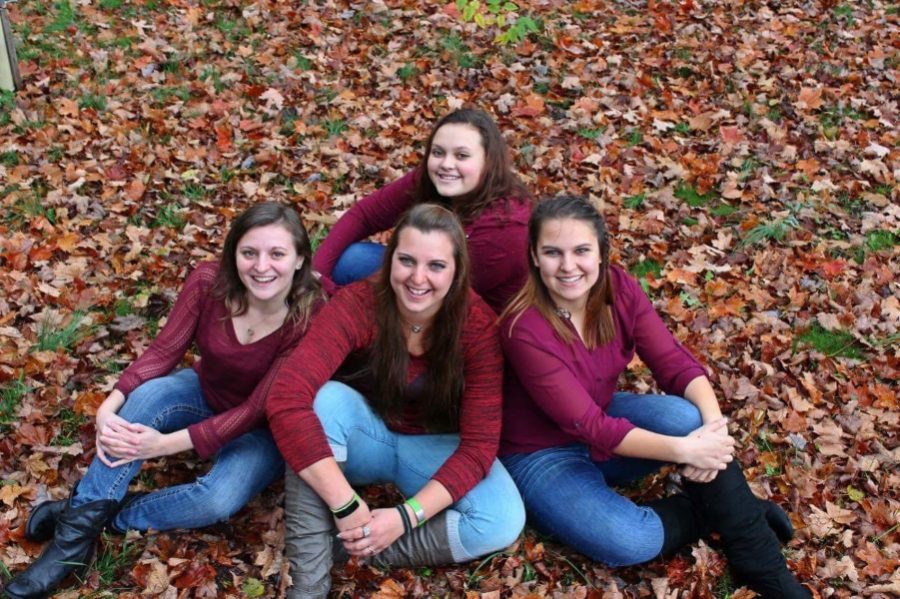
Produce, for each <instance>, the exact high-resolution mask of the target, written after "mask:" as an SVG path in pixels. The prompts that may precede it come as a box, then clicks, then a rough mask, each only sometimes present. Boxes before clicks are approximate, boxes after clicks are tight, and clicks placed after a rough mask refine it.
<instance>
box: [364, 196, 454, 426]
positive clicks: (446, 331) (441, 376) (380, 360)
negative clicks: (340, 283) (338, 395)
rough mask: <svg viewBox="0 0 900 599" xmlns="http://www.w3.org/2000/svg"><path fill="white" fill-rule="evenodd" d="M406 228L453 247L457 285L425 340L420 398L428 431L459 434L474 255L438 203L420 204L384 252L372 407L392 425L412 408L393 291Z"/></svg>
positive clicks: (406, 356)
mask: <svg viewBox="0 0 900 599" xmlns="http://www.w3.org/2000/svg"><path fill="white" fill-rule="evenodd" d="M407 228H413V229H416V230H418V231H421V232H422V233H430V232H432V231H438V232H441V233H444V234H446V235H447V237H449V238H450V241H451V243H452V244H453V261H454V266H455V272H454V274H453V281H452V283H451V284H450V289H449V290H448V291H447V295H446V296H445V297H444V300H443V302H442V303H441V307H440V309H439V310H438V312H437V313H436V314H435V316H434V320H433V321H432V323H431V326H430V327H428V329H427V330H426V332H425V338H424V339H423V345H424V347H425V355H424V358H425V361H426V363H427V364H428V369H427V370H426V372H425V373H424V376H425V388H424V392H423V393H422V394H421V397H423V398H424V399H425V400H426V402H425V404H424V405H422V406H419V409H420V410H421V414H422V419H423V422H424V423H425V426H426V428H427V429H428V430H429V432H435V433H437V432H452V431H456V430H459V402H460V398H461V397H462V391H463V351H462V346H461V338H462V330H463V325H464V323H465V319H466V312H467V310H468V294H469V254H468V251H467V250H466V236H465V233H464V232H463V229H462V225H461V224H460V222H459V219H458V218H456V216H455V215H454V214H453V213H452V212H451V211H450V210H448V209H446V208H443V207H442V206H438V205H436V204H417V205H416V206H414V207H413V208H411V209H410V210H409V211H408V212H407V213H406V214H404V215H403V217H402V218H401V219H400V221H399V222H398V223H397V226H396V228H395V229H394V233H393V235H391V239H390V242H389V243H388V245H387V249H386V251H385V253H384V262H383V263H382V266H381V270H380V271H379V274H378V279H377V282H376V287H375V289H376V323H377V326H378V331H377V333H376V336H375V343H374V344H373V346H372V354H371V360H372V362H371V364H372V370H373V374H374V377H375V385H376V388H375V391H376V392H375V394H374V398H373V401H372V402H371V403H372V408H373V409H374V410H375V412H376V413H378V414H379V415H380V416H381V417H382V418H384V419H385V420H386V421H391V420H398V419H400V418H401V416H402V414H403V412H404V409H405V408H406V407H407V406H406V405H405V402H404V398H405V396H406V393H407V387H408V385H407V373H408V368H409V352H408V351H407V345H406V336H405V334H404V326H405V325H404V322H403V319H402V317H401V316H400V310H399V308H398V306H397V296H396V294H395V293H394V288H393V287H392V286H391V266H392V264H393V260H394V252H395V251H396V250H397V244H398V243H399V240H400V234H401V233H402V232H403V230H404V229H407Z"/></svg>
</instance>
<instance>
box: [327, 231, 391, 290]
mask: <svg viewBox="0 0 900 599" xmlns="http://www.w3.org/2000/svg"><path fill="white" fill-rule="evenodd" d="M383 259H384V246H383V245H381V244H380V243H373V242H371V241H360V242H357V243H353V244H351V245H350V246H349V247H348V248H347V249H346V250H344V253H343V254H341V257H340V258H338V261H337V264H335V265H334V269H333V270H332V271H331V280H332V281H334V282H335V283H337V284H338V285H349V284H350V283H353V282H354V281H359V280H360V279H365V278H366V277H368V276H369V275H371V274H373V273H374V272H375V271H377V270H378V269H379V268H381V261H382V260H383Z"/></svg>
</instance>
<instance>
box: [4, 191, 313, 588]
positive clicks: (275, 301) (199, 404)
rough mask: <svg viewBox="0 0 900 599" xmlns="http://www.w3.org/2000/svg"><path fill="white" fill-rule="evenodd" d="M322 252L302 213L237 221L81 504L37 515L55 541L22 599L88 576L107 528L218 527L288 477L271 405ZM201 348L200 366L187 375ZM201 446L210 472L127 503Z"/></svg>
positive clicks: (119, 418) (129, 371)
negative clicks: (271, 426)
mask: <svg viewBox="0 0 900 599" xmlns="http://www.w3.org/2000/svg"><path fill="white" fill-rule="evenodd" d="M310 254H311V249H310V244H309V238H308V237H307V234H306V231H305V230H304V228H303V225H302V223H301V222H300V219H299V217H298V216H297V213H296V212H295V211H294V209H293V208H291V207H286V206H281V205H278V204H273V203H266V204H258V205H256V206H253V207H252V208H250V209H248V210H247V211H246V212H244V213H243V214H241V215H240V216H238V217H237V218H236V219H235V220H234V222H233V223H232V225H231V228H230V230H229V232H228V236H227V237H226V239H225V247H224V249H223V252H222V258H221V260H220V261H219V262H206V263H203V264H200V265H199V266H197V268H196V269H195V270H194V271H193V272H192V273H191V274H190V275H189V276H188V278H187V280H186V281H185V284H184V289H182V291H181V293H180V294H179V296H178V300H177V301H176V303H175V306H174V308H173V309H172V312H171V314H169V318H168V320H167V322H166V325H165V327H163V329H162V331H161V332H160V333H159V335H158V336H157V337H156V339H155V340H154V341H153V343H151V344H150V346H149V347H148V348H147V350H146V351H145V352H144V353H143V354H142V355H141V357H140V358H138V359H137V360H136V361H135V362H134V363H133V364H131V366H129V367H128V368H126V369H125V371H124V372H123V373H122V376H121V377H120V378H119V381H118V382H117V383H116V385H115V388H114V390H113V391H112V392H111V393H110V394H109V396H108V397H107V398H106V400H105V401H104V402H103V404H102V405H101V406H100V408H99V409H98V410H97V424H96V427H97V440H96V450H97V454H96V456H95V457H94V459H93V461H92V462H91V464H90V466H89V467H88V470H87V472H86V473H85V475H84V478H83V479H82V480H81V482H79V483H78V484H77V485H76V487H75V488H74V489H73V491H72V494H71V497H69V499H66V500H61V501H51V502H45V503H42V504H41V505H39V506H38V507H37V508H36V509H35V510H33V511H32V513H31V515H30V517H29V518H28V522H27V524H26V537H28V538H29V539H31V540H33V541H44V540H47V539H48V538H51V537H52V538H53V540H52V542H51V543H50V544H49V545H47V547H46V548H45V549H44V552H43V553H42V554H41V556H40V557H39V558H38V559H37V560H36V561H35V562H34V563H32V564H31V565H30V566H29V567H28V569H27V570H25V571H24V572H22V573H20V574H19V575H17V576H16V577H15V578H14V579H13V580H11V581H10V582H9V584H8V585H7V586H6V588H5V589H3V590H4V592H5V593H6V594H7V595H8V596H10V597H13V598H14V599H26V598H27V599H33V598H38V597H46V596H47V595H48V594H49V593H51V592H52V591H53V589H55V588H56V587H57V586H58V585H59V584H60V583H61V582H62V581H63V579H64V578H66V576H68V575H69V574H70V573H71V572H76V571H83V570H84V569H85V568H86V564H88V563H89V562H90V557H91V555H92V553H93V548H94V543H95V540H96V538H97V536H98V535H99V534H100V531H101V530H103V528H104V527H105V526H111V527H112V528H113V529H116V530H119V531H125V530H127V529H137V530H141V531H145V530H148V529H154V530H159V531H164V530H171V529H175V528H198V527H201V526H207V525H209V524H213V523H215V522H218V521H222V520H226V519H228V518H229V517H231V515H233V514H234V513H235V512H237V511H238V510H239V509H240V508H241V507H243V506H244V504H246V503H247V502H248V501H250V499H251V498H253V497H254V496H255V495H257V494H258V493H260V492H261V491H262V490H263V489H265V488H266V486H268V485H269V483H271V482H273V481H275V480H277V479H278V478H280V477H281V476H283V473H284V461H283V459H282V457H281V455H280V454H279V452H278V448H277V447H276V445H275V442H274V441H273V439H272V435H271V433H270V432H269V430H268V429H267V428H266V421H265V396H266V391H267V389H268V387H269V385H270V384H271V381H272V378H273V374H274V372H275V371H276V370H277V366H278V364H279V363H280V362H281V361H283V360H284V359H285V358H286V356H287V355H288V354H289V353H290V351H291V350H292V349H293V348H294V347H295V346H296V344H297V342H298V340H299V339H300V338H301V337H302V336H303V334H304V332H305V331H306V326H307V323H308V322H309V320H310V318H311V316H312V314H313V312H314V311H316V310H317V309H318V307H319V306H320V304H321V302H322V301H323V292H322V290H321V288H320V286H319V283H318V281H317V280H316V278H315V276H314V275H313V274H312V269H311V265H310V260H309V258H310ZM194 343H196V345H197V348H198V349H199V353H200V360H199V361H197V362H195V363H194V367H193V368H185V369H181V370H175V371H174V372H173V369H175V368H177V366H178V365H179V364H180V363H181V361H182V358H183V357H184V354H185V352H187V350H188V349H189V348H190V347H191V345H193V344H194ZM190 449H193V450H194V451H195V452H196V453H197V454H198V455H199V456H200V457H201V458H211V459H213V460H214V463H213V465H212V467H211V469H210V470H209V472H208V473H206V474H205V475H203V476H201V477H200V478H198V479H197V480H196V481H194V482H192V483H189V484H183V485H178V486H175V487H169V488H166V489H160V490H158V491H153V492H152V493H147V494H138V495H132V496H130V497H128V498H127V499H125V498H126V492H127V490H128V484H129V483H130V482H131V480H132V479H133V478H134V477H135V475H136V474H137V473H138V471H139V470H140V469H141V464H142V463H143V462H144V460H148V459H151V458H156V457H160V456H165V455H171V454H175V453H179V452H182V451H186V450H190ZM123 499H125V501H124V503H123Z"/></svg>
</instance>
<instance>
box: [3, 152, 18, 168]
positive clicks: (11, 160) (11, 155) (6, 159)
mask: <svg viewBox="0 0 900 599" xmlns="http://www.w3.org/2000/svg"><path fill="white" fill-rule="evenodd" d="M0 164H2V165H3V166H7V167H10V166H19V153H18V152H16V151H15V150H9V151H8V152H3V153H2V154H0Z"/></svg>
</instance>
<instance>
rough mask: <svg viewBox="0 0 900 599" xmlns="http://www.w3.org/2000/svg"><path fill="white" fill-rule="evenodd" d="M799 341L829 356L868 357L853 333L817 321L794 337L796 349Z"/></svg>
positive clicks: (861, 358)
mask: <svg viewBox="0 0 900 599" xmlns="http://www.w3.org/2000/svg"><path fill="white" fill-rule="evenodd" d="M799 343H802V344H804V345H807V346H812V347H813V348H814V349H815V350H816V351H818V352H821V353H823V354H825V356H826V357H829V358H835V357H840V358H850V359H852V360H864V359H865V357H866V354H865V352H864V350H863V347H862V346H861V345H860V343H859V341H857V340H856V338H855V337H854V336H853V335H851V334H850V333H848V332H847V331H829V330H827V329H825V328H823V327H822V326H821V325H820V324H819V323H817V322H816V323H813V325H812V326H811V327H810V328H808V329H806V330H805V331H803V332H802V333H800V334H799V335H797V336H796V337H795V338H794V344H793V345H794V349H795V350H796V346H797V344H799Z"/></svg>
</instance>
